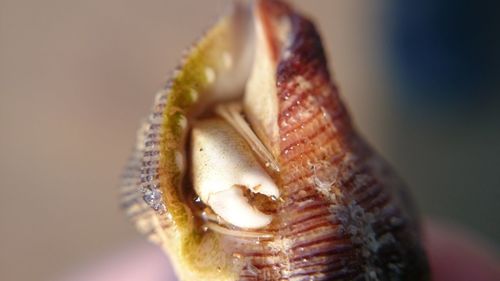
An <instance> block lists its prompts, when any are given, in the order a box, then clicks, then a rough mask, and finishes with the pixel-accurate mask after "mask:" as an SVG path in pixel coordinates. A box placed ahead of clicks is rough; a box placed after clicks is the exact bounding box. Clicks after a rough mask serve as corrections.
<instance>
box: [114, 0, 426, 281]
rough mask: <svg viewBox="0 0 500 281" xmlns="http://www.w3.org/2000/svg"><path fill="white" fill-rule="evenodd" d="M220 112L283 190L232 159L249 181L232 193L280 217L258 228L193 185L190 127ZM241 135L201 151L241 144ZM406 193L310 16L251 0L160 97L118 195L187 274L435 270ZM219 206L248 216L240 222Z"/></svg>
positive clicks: (404, 276)
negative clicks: (353, 109)
mask: <svg viewBox="0 0 500 281" xmlns="http://www.w3.org/2000/svg"><path fill="white" fill-rule="evenodd" d="M228 102H230V103H229V104H228ZM233 104H236V105H237V106H232V105H233ZM214 118H215V119H217V121H216V122H215V123H212V124H219V123H221V122H227V125H228V126H229V125H230V126H233V127H234V129H236V130H235V132H238V133H239V134H241V136H242V139H244V140H246V141H247V142H248V144H249V145H248V146H245V147H248V148H246V149H250V150H251V151H248V153H242V155H240V156H241V157H247V156H244V155H247V154H248V155H251V154H254V155H255V157H256V159H258V160H259V161H260V163H257V162H255V161H254V162H252V161H253V160H252V161H250V162H248V163H257V164H255V165H262V167H261V168H262V169H256V171H257V172H256V173H268V174H267V175H266V177H268V178H269V177H270V178H272V179H273V180H274V181H275V185H276V186H277V187H278V189H279V192H277V193H273V194H274V195H273V196H268V195H270V193H266V192H263V193H259V192H258V191H257V190H258V189H259V188H261V187H260V185H259V184H257V185H255V186H243V185H242V184H241V182H239V180H238V177H241V178H243V177H247V176H248V175H247V174H246V172H247V171H245V170H241V169H239V168H238V167H234V169H233V168H231V167H229V168H227V169H226V170H228V171H226V172H229V171H230V172H231V173H232V175H231V176H235V177H234V179H235V181H238V182H235V183H234V185H235V186H236V187H237V188H241V190H239V189H238V190H239V191H238V192H233V193H231V194H230V196H244V197H241V198H235V199H238V200H242V199H244V200H247V201H248V203H249V204H251V206H253V207H254V208H255V211H260V212H263V213H265V214H267V215H268V216H269V217H271V218H272V220H270V221H265V223H259V224H255V222H254V221H252V220H251V216H248V214H250V213H249V212H248V211H247V212H240V213H238V211H239V210H235V209H229V210H227V209H225V208H220V207H221V206H214V205H213V204H219V203H218V202H220V201H217V200H216V201H213V200H212V201H211V200H210V199H209V197H210V196H206V193H205V192H207V190H199V189H198V190H196V188H194V187H193V185H194V184H195V183H196V182H195V181H193V174H192V173H193V172H196V171H198V170H199V169H198V168H199V167H192V165H199V164H197V163H198V162H196V161H193V159H197V158H196V157H198V156H199V151H196V150H193V148H192V146H191V145H190V143H196V141H197V140H199V139H197V138H198V136H197V134H192V133H191V132H192V130H193V128H196V126H197V124H204V123H206V120H208V119H214ZM246 122H248V124H247V123H246ZM222 127H223V126H221V128H220V129H221V130H225V129H223V128H222ZM215 129H217V128H215ZM238 139H239V138H238ZM235 141H236V140H233V139H231V138H229V139H227V140H225V141H224V143H223V144H224V145H215V146H213V145H212V146H211V147H206V149H219V150H220V151H222V152H224V153H232V152H234V153H237V152H236V151H238V150H232V146H233V145H234V142H235ZM237 142H241V140H238V141H237ZM195 147H196V149H197V150H200V151H201V150H202V149H204V148H205V146H195ZM225 147H227V149H226V148H225ZM238 147H239V148H242V147H243V146H238ZM243 154H244V155H243ZM212 155H213V154H212ZM248 157H250V156H248ZM200 163H205V164H204V165H208V164H206V163H216V162H210V161H208V162H207V161H205V162H203V161H202V162H200ZM235 166H237V165H235ZM207 168H213V169H218V168H220V167H207ZM218 172H220V171H218ZM257 176H259V175H257ZM195 177H196V175H195ZM204 177H210V172H207V173H205V175H204ZM266 177H257V178H266ZM228 178H230V177H228ZM231 178H232V177H231ZM221 184H222V183H221ZM199 188H205V189H206V188H207V187H203V185H200V187H199ZM208 189H210V187H208ZM217 190H219V189H217ZM224 190H225V189H224ZM405 190H406V187H405V186H404V184H402V183H401V181H400V180H399V179H398V178H397V176H396V175H395V174H394V173H393V172H392V169H391V168H390V167H389V166H388V165H387V164H386V163H385V161H383V160H382V159H381V158H380V157H379V156H377V155H376V154H375V153H374V152H373V150H372V149H371V148H370V147H369V146H368V145H367V144H366V143H365V142H364V141H363V140H362V139H361V138H360V137H359V135H358V134H357V132H356V131H355V129H354V128H353V126H352V124H351V121H350V119H349V116H348V114H347V111H346V109H345V107H344V106H343V104H342V102H341V101H340V98H339V95H338V91H337V87H336V85H335V84H334V83H333V82H332V81H331V78H330V74H329V71H328V67H327V61H326V57H325V54H324V52H323V48H322V45H321V41H320V38H319V35H318V33H317V31H316V29H315V27H314V25H313V24H312V22H310V21H309V20H308V19H306V18H304V17H303V16H302V15H300V14H298V13H297V12H295V11H294V10H292V9H291V8H290V7H289V6H287V5H285V4H283V3H282V2H279V1H275V0H256V1H253V2H252V5H251V7H247V6H245V5H241V4H235V6H234V9H233V10H232V11H231V12H230V13H228V15H227V16H225V17H223V18H221V19H220V20H219V21H218V22H217V23H216V24H215V25H214V27H212V28H211V29H210V30H209V31H208V32H206V34H204V36H203V37H202V39H201V40H200V41H199V42H198V43H196V44H195V45H194V46H193V47H192V48H191V49H190V50H189V51H188V52H187V55H186V56H185V58H184V61H183V63H182V64H181V67H180V68H178V69H177V70H176V71H175V73H174V75H173V77H172V79H171V80H170V81H169V82H168V84H167V86H166V87H165V89H163V90H161V91H160V92H159V93H158V94H157V97H156V100H155V104H154V107H153V111H152V113H151V115H150V116H149V118H148V120H147V121H146V122H145V124H144V125H143V126H142V127H141V130H140V131H139V135H138V145H137V149H136V151H135V152H134V154H133V156H132V159H131V161H130V165H129V167H128V168H127V169H126V173H125V176H124V181H123V184H122V189H121V192H122V206H123V207H124V209H125V211H126V213H127V215H128V216H129V218H130V219H131V220H132V221H133V222H134V223H135V224H136V226H137V228H138V229H139V231H141V232H142V233H144V234H145V235H147V236H148V237H150V239H151V240H153V241H155V242H156V243H158V244H159V245H161V246H162V248H163V249H164V250H165V251H166V253H167V254H168V255H169V256H170V258H171V260H172V263H173V265H174V267H175V270H176V273H177V275H178V276H179V278H180V279H181V280H190V281H192V280H223V281H224V280H228V281H229V280H427V279H428V268H427V263H426V258H425V253H424V251H423V250H422V246H421V242H420V234H419V227H418V219H417V217H416V215H415V211H414V208H413V207H412V203H411V200H410V199H409V198H408V196H407V192H406V191H405ZM240 191H241V192H240ZM204 194H205V195H204ZM208 194H210V193H208ZM197 196H199V197H197ZM229 198H230V197H229ZM228 200H230V199H228ZM214 202H215V203H214ZM231 208H237V206H236V207H234V206H233V207H231ZM223 212H234V213H233V214H235V213H238V214H241V216H242V218H241V219H242V220H247V221H245V224H240V225H239V226H238V221H237V220H234V219H232V220H231V222H232V223H230V222H229V221H227V220H225V219H224V218H225V217H226V218H229V217H228V216H225V215H227V213H223ZM242 225H244V226H245V227H242Z"/></svg>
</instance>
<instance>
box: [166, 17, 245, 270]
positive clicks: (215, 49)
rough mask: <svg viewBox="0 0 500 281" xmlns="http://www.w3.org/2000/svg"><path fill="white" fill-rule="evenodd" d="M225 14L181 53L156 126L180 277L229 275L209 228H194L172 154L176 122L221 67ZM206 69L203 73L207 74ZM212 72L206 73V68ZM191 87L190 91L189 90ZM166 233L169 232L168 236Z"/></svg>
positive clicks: (227, 260)
mask: <svg viewBox="0 0 500 281" xmlns="http://www.w3.org/2000/svg"><path fill="white" fill-rule="evenodd" d="M230 24H231V18H229V17H226V18H223V19H221V20H220V21H219V22H218V23H217V24H216V25H215V26H214V27H213V28H212V29H211V30H210V31H208V33H207V34H206V35H205V36H204V38H203V39H201V41H200V42H198V43H197V44H196V45H195V46H194V47H193V48H192V49H191V51H190V52H189V54H188V55H187V57H186V58H185V61H184V64H183V66H182V68H181V69H180V70H178V73H177V75H176V76H175V77H174V78H173V80H172V81H171V83H170V88H169V89H167V96H168V99H167V103H166V107H165V111H164V123H163V125H162V132H163V137H162V141H161V143H160V150H161V157H160V163H161V168H160V171H159V180H160V188H161V190H162V192H163V199H164V202H165V204H166V206H167V213H169V214H170V215H171V216H172V220H173V222H174V227H173V228H172V229H169V230H167V231H171V232H173V233H171V236H173V238H172V239H170V241H168V242H167V243H168V244H169V245H167V248H168V250H169V252H170V253H171V254H172V255H175V256H178V259H175V261H176V262H178V263H179V264H177V266H176V267H177V268H178V269H182V270H183V271H186V270H187V271H190V272H179V273H180V274H181V278H185V279H186V280H187V278H193V279H194V278H197V277H199V278H202V279H203V280H234V279H235V276H234V274H235V270H233V268H232V266H233V265H232V262H231V257H229V256H227V254H225V253H224V251H222V250H221V249H220V248H219V247H220V246H219V243H218V238H217V236H216V235H215V234H213V233H203V232H201V230H199V229H197V228H195V227H194V223H193V214H192V212H191V210H190V209H189V208H188V206H187V205H186V204H184V203H183V198H182V194H181V188H182V176H183V171H182V169H183V168H182V167H179V161H178V160H176V155H178V152H179V151H183V150H184V149H185V148H184V144H185V141H184V139H183V138H184V137H185V127H184V126H183V125H182V122H183V120H182V119H185V118H186V116H189V114H190V109H191V108H192V106H193V105H194V103H195V102H196V100H197V98H196V96H197V95H194V94H193V93H197V94H198V95H203V93H207V92H209V91H210V87H211V85H212V83H213V81H211V80H212V78H213V77H209V75H210V74H212V75H214V73H213V71H214V70H215V71H216V70H218V69H220V67H222V62H221V61H222V60H221V58H222V57H223V54H224V52H226V51H228V50H229V49H230V48H231V42H230V39H229V38H230V35H231V34H230V33H231V26H230ZM207 72H209V73H207ZM210 72H212V73H210ZM193 91H195V92H193ZM169 236H170V235H169Z"/></svg>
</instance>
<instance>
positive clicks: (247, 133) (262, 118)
mask: <svg viewBox="0 0 500 281" xmlns="http://www.w3.org/2000/svg"><path fill="white" fill-rule="evenodd" d="M256 3H257V4H255V5H253V7H252V9H251V10H247V12H248V14H247V15H246V16H245V17H235V19H233V20H237V19H236V18H239V19H238V20H237V21H238V23H239V27H240V28H239V30H238V32H233V35H234V36H235V37H237V38H236V39H237V40H238V42H237V43H232V48H233V50H232V51H222V52H221V53H220V57H219V59H218V61H219V63H220V64H221V65H220V66H219V67H209V66H206V67H205V68H204V71H203V72H204V73H203V75H205V78H206V79H205V81H206V82H207V83H208V84H209V87H208V89H206V90H205V91H204V92H200V93H199V99H198V100H197V101H196V102H195V104H194V105H193V109H192V110H191V115H188V119H189V124H190V128H189V129H190V139H189V142H190V144H189V145H187V147H189V148H188V149H187V153H186V154H185V155H186V156H187V158H188V166H189V167H188V173H186V176H187V177H190V178H189V179H188V180H185V183H186V184H187V185H188V186H187V188H185V189H191V190H193V192H192V194H191V196H192V197H199V198H200V199H201V202H202V203H203V204H202V205H203V206H202V208H210V209H211V210H212V211H213V212H214V213H215V214H216V215H217V216H218V217H219V219H218V220H217V223H219V225H220V226H221V227H223V228H227V229H230V228H231V229H234V228H239V229H241V230H248V229H262V228H265V227H267V226H269V225H271V224H272V221H273V211H271V210H272V209H273V208H274V207H273V206H275V205H276V202H278V200H277V199H279V196H280V192H279V184H277V183H278V182H279V172H280V167H279V163H278V161H277V160H276V159H277V156H278V153H279V131H278V121H277V120H278V101H277V93H276V71H277V63H278V60H279V54H280V53H281V50H280V49H281V48H282V47H283V46H284V45H285V40H286V39H285V38H287V37H288V36H287V35H288V32H289V31H290V19H289V17H288V16H286V15H285V14H281V15H280V14H279V13H278V14H272V15H270V13H271V12H276V11H270V10H269V9H267V8H266V7H265V5H266V1H262V2H261V1H256ZM236 39H234V40H236ZM242 39H243V40H242ZM242 42H245V43H242ZM189 185H191V186H192V187H191V186H189ZM188 201H189V200H188ZM191 201H192V200H191ZM197 205H199V204H193V206H194V207H196V206H197ZM198 211H199V209H198ZM194 213H199V212H197V211H195V212H194ZM201 220H202V224H203V223H206V222H207V221H206V219H204V218H203V217H201ZM212 224H213V222H212ZM228 227H229V228H228ZM208 229H218V228H214V227H209V228H208ZM232 231H233V230H232Z"/></svg>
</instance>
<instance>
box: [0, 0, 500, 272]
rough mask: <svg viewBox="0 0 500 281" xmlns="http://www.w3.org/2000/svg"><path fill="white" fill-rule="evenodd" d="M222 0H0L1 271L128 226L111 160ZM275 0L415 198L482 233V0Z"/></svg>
mask: <svg viewBox="0 0 500 281" xmlns="http://www.w3.org/2000/svg"><path fill="white" fill-rule="evenodd" d="M227 2H229V1H228V0H217V1H199V0H185V1H182V2H181V1H177V2H175V3H174V2H173V1H165V0H145V1H118V0H100V1H97V0H88V1H63V0H47V1H35V0H0V134H1V138H0V279H1V280H21V281H24V280H26V281H28V280H42V281H43V280H54V279H55V278H57V277H58V276H61V275H64V274H66V273H67V272H71V271H74V270H77V269H78V268H79V267H81V266H82V265H83V264H88V263H92V261H94V260H96V259H99V257H102V256H105V255H108V254H109V253H111V252H114V251H117V250H118V249H122V248H124V247H128V245H131V244H133V243H136V242H137V241H139V240H140V239H141V238H140V237H139V236H138V235H137V234H136V232H135V230H134V229H133V228H132V227H131V226H130V225H129V224H128V223H127V222H126V221H125V219H124V217H123V215H122V213H121V212H120V210H119V209H118V203H117V183H118V179H119V175H120V173H121V169H122V167H123V165H124V163H125V161H126V159H127V157H128V156H129V152H130V151H131V149H132V147H133V145H134V139H135V132H136V129H137V128H138V125H139V121H140V120H141V118H143V117H144V116H146V114H147V113H148V110H149V108H150V106H151V105H152V102H153V95H154V93H155V92H156V90H157V89H159V88H160V87H161V86H162V85H163V82H164V80H165V78H166V77H167V75H168V74H169V73H170V72H171V70H172V69H173V68H174V67H175V66H176V65H177V63H178V62H179V58H180V55H181V53H182V51H183V50H184V48H185V47H186V46H189V45H190V44H191V43H192V42H194V39H196V38H198V36H199V35H200V34H201V32H202V31H203V30H205V29H206V28H207V27H208V26H209V24H210V23H212V22H213V21H214V20H215V19H216V18H217V15H219V14H220V13H221V12H222V11H224V7H225V6H226V4H227ZM291 2H294V3H295V5H296V6H298V7H299V8H300V9H301V10H303V11H304V12H306V13H307V14H309V15H311V16H312V17H314V19H315V21H316V23H317V25H318V27H319V29H320V31H321V34H322V35H323V40H324V44H325V49H326V51H327V52H328V56H329V58H330V66H331V67H332V70H333V73H334V75H335V79H336V81H337V82H338V83H339V85H340V89H341V93H342V96H343V99H344V100H345V102H346V103H347V105H348V107H349V109H350V111H351V113H352V115H353V118H354V120H355V122H356V124H357V126H358V127H359V129H360V131H361V132H362V133H363V135H364V136H365V137H366V138H367V139H368V140H369V141H370V142H371V143H372V144H373V146H374V147H375V148H376V149H377V150H379V151H380V152H381V153H382V154H383V155H384V156H385V157H386V158H387V159H388V160H389V161H390V162H391V163H392V164H393V165H394V166H395V167H396V169H397V170H398V172H399V173H400V174H401V176H402V177H403V178H404V179H405V180H406V181H407V183H408V185H409V186H410V187H411V189H412V191H413V193H414V195H415V198H416V200H417V203H418V205H419V207H420V209H421V210H422V212H423V213H424V214H425V215H427V216H433V217H438V218H442V219H445V220H448V221H451V222H454V223H458V224H461V225H464V226H466V227H467V228H469V229H471V230H473V231H475V232H476V233H478V234H479V235H480V236H482V237H483V238H484V239H486V240H488V241H489V242H490V243H491V245H493V246H494V247H498V246H499V245H500V219H499V214H500V204H499V203H498V201H499V200H500V110H499V108H500V95H499V94H498V93H499V90H500V79H499V78H500V75H499V73H500V71H499V69H500V67H499V66H500V40H499V39H500V38H499V37H500V28H499V26H500V24H499V21H500V13H499V11H500V10H499V9H498V7H497V6H498V5H497V4H489V3H490V2H493V1H489V2H485V1H461V0H460V1H451V0H450V1H432V2H431V1H426V2H430V3H428V4H422V3H421V2H419V3H418V5H417V4H407V3H406V2H401V1H377V2H375V1H366V0H365V1H361V0H356V1H340V0H338V1H320V0H312V1H307V2H305V1H291ZM483 2H485V3H483ZM497 253H498V252H497Z"/></svg>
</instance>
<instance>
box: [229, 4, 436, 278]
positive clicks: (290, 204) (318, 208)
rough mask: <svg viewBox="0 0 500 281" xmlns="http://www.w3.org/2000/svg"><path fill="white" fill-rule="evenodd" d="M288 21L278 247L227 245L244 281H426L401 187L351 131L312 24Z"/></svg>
mask: <svg viewBox="0 0 500 281" xmlns="http://www.w3.org/2000/svg"><path fill="white" fill-rule="evenodd" d="M269 3H275V4H276V2H275V1H269ZM290 18H291V22H292V30H291V33H292V34H291V35H290V36H291V38H292V40H291V43H290V45H289V46H287V47H286V49H285V50H283V51H282V54H281V60H280V63H279V65H278V71H277V87H278V93H277V94H278V98H279V106H280V108H279V119H278V125H279V129H280V150H281V152H280V153H281V154H280V156H279V162H280V166H281V173H280V181H281V185H280V186H281V191H282V194H281V198H282V199H283V200H284V201H283V202H282V203H281V205H280V209H279V213H278V214H277V216H276V217H277V220H276V221H275V222H274V223H273V224H272V225H271V226H270V227H269V228H268V229H266V232H269V231H273V232H274V233H275V236H274V238H273V239H271V240H262V241H259V240H256V239H242V238H235V237H233V238H231V239H232V243H231V244H233V243H234V244H233V246H234V248H233V250H234V249H236V253H237V254H236V255H237V256H238V259H237V261H236V262H238V263H240V265H241V267H242V271H241V274H240V280H425V278H426V274H427V269H426V261H425V256H424V255H423V251H422V248H421V245H420V244H419V242H418V241H419V237H418V232H416V231H415V230H416V229H417V225H416V222H415V221H413V220H411V219H410V217H411V216H410V215H411V214H412V213H413V210H412V209H411V207H406V206H407V205H406V203H407V202H406V201H405V199H404V198H402V197H404V195H403V196H402V195H401V193H402V192H403V191H402V190H403V188H404V186H403V185H402V184H401V182H400V181H399V180H398V179H397V178H396V176H394V174H393V173H392V172H391V169H390V168H389V166H388V165H387V164H386V163H385V162H384V161H383V160H382V159H380V158H378V157H377V156H376V155H374V153H373V152H372V151H371V149H370V148H369V147H368V146H367V145H366V144H365V143H364V142H363V141H362V140H360V139H359V137H358V136H357V135H356V133H355V131H354V130H353V127H352V125H351V121H350V119H349V117H348V115H347V112H346V109H345V108H344V106H343V104H342V102H341V101H340V99H339V95H338V92H337V87H336V86H335V85H334V84H333V83H332V82H331V81H330V74H329V72H328V69H327V63H326V57H325V55H324V51H323V48H322V45H321V41H320V37H319V35H318V33H317V31H316V30H315V28H314V26H313V24H312V23H311V22H310V21H308V20H307V19H304V18H303V17H301V16H299V15H296V14H292V15H290Z"/></svg>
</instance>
